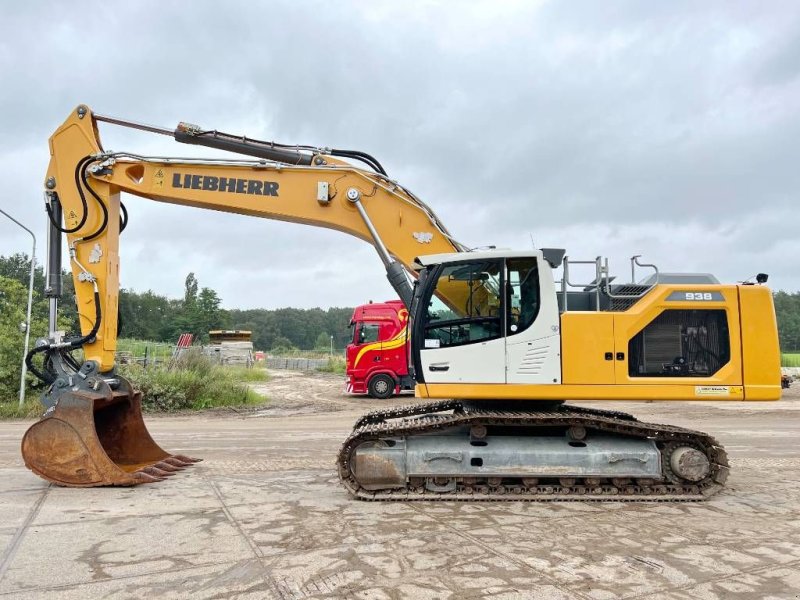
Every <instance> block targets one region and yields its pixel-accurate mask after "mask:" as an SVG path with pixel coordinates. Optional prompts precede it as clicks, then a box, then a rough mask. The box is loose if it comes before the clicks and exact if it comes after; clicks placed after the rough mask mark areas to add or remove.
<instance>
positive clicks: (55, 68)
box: [0, 2, 800, 306]
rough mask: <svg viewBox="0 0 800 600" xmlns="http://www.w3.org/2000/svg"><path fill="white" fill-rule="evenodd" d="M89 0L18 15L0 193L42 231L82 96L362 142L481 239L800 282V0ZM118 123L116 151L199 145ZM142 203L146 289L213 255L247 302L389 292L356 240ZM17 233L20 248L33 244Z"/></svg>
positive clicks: (141, 279) (135, 111)
mask: <svg viewBox="0 0 800 600" xmlns="http://www.w3.org/2000/svg"><path fill="white" fill-rule="evenodd" d="M82 6H83V8H81V9H80V10H77V9H76V8H75V7H74V6H72V5H69V4H63V3H57V4H50V3H48V4H44V3H36V2H32V3H26V4H25V5H20V6H16V5H15V6H11V5H9V6H4V7H3V8H2V9H0V13H2V14H0V33H2V35H1V36H0V73H1V75H0V78H1V80H2V81H3V84H4V94H3V95H2V96H0V136H1V137H0V161H1V162H0V164H2V167H0V169H2V171H3V172H4V173H5V177H4V181H5V182H7V183H6V185H5V189H4V193H3V196H2V197H0V203H2V205H3V207H4V208H6V207H8V210H9V211H10V212H14V214H15V215H17V216H18V217H19V218H21V219H23V220H25V221H26V222H29V223H34V224H36V227H37V231H38V232H39V233H40V234H41V235H42V236H43V234H44V220H43V215H42V211H41V200H40V190H41V179H42V175H43V173H44V171H45V168H46V165H47V158H48V157H47V150H46V139H47V137H48V136H49V134H50V133H51V132H52V131H53V129H54V128H55V127H56V126H57V125H58V124H59V123H60V122H61V121H62V120H63V118H64V117H65V116H66V114H67V113H68V111H69V110H70V109H71V108H72V107H73V106H74V105H75V104H77V103H79V102H87V103H89V104H90V105H91V106H92V107H93V108H95V109H96V110H98V111H100V112H106V113H109V114H115V115H119V116H123V117H128V118H131V119H134V120H142V121H146V122H153V123H156V124H162V125H166V126H174V125H175V123H176V122H177V121H179V120H188V121H193V122H197V123H199V124H201V125H203V126H207V127H213V128H217V129H221V130H225V131H230V132H233V133H243V134H247V135H249V136H252V137H262V138H266V139H277V140H279V141H284V142H299V143H313V144H319V145H330V146H338V147H352V148H358V149H362V150H365V151H368V152H370V153H372V154H374V155H375V156H377V157H378V158H379V159H380V160H381V162H382V163H384V165H385V166H386V167H387V169H388V170H389V173H390V175H391V176H393V177H395V178H397V179H398V180H400V181H401V182H403V183H404V184H406V185H408V186H409V187H410V188H411V189H412V190H414V191H415V192H416V193H417V194H418V195H420V196H421V197H422V198H424V199H425V200H426V201H427V202H428V203H429V204H431V205H432V206H433V207H434V209H435V210H436V211H437V213H438V214H439V215H440V217H441V218H442V219H443V221H444V222H445V223H446V224H447V225H448V227H449V228H450V229H451V230H452V231H453V232H454V234H455V235H456V237H458V238H459V239H461V240H462V241H464V242H465V243H466V244H468V245H471V246H477V245H484V244H497V245H501V246H515V245H516V246H522V247H527V246H529V244H530V237H529V236H530V234H533V236H534V239H535V240H536V242H537V243H539V244H541V245H545V241H546V244H547V245H559V246H560V245H564V246H567V247H568V248H572V247H574V249H575V252H572V250H570V252H571V253H573V254H574V253H579V254H585V255H589V256H594V255H596V254H599V253H609V254H611V255H612V256H614V257H615V264H620V270H621V271H622V272H625V269H624V266H623V265H624V260H625V257H626V256H629V255H630V254H633V253H642V252H643V253H645V254H647V255H648V256H652V257H654V259H657V260H658V262H660V263H661V264H669V265H671V266H670V267H669V270H680V269H682V268H686V269H689V268H692V269H698V270H704V271H715V272H717V273H718V274H720V275H721V276H724V277H728V278H729V279H730V280H733V279H735V278H736V277H744V276H746V275H744V274H742V273H744V272H745V271H746V270H747V269H750V268H756V269H761V270H770V269H771V271H772V273H773V279H772V281H774V282H775V285H776V286H780V287H785V288H788V289H798V288H800V269H798V267H797V266H796V264H795V261H792V260H788V259H787V254H791V253H793V252H795V253H800V248H798V245H797V240H798V237H800V236H798V235H797V233H796V231H797V229H796V228H794V227H792V226H791V225H790V223H792V222H797V221H798V218H799V217H800V210H798V209H797V207H796V197H797V192H796V190H797V189H798V188H799V187H800V186H798V184H800V180H799V179H800V176H799V175H798V169H797V168H796V162H797V158H796V157H797V156H798V155H800V151H798V144H797V140H798V139H800V136H798V134H800V81H799V80H798V78H797V77H796V72H797V68H798V65H800V63H798V62H797V48H798V46H797V40H798V39H800V8H799V7H798V6H797V5H796V4H795V3H790V2H786V3H770V4H768V5H765V4H763V3H757V2H752V3H735V4H733V3H713V2H712V3H696V2H671V3H640V2H616V3H598V2H582V3H581V2H579V3H572V2H571V3H555V2H545V3H539V4H537V3H526V2H519V3H497V2H472V3H462V4H460V5H459V9H458V10H454V9H453V6H452V5H451V4H449V3H425V4H408V3H402V4H397V3H389V2H387V3H369V4H363V3H349V2H337V3H335V4H331V3H322V2H319V3H311V4H302V5H299V4H297V3H290V2H273V3H269V4H266V5H252V4H250V3H245V2H240V3H229V4H228V5H226V9H225V10H221V9H220V8H219V5H218V4H216V3H212V2H192V3H191V4H188V3H186V4H179V3H174V4H173V3H156V2H141V3H135V4H127V5H120V4H116V5H110V4H108V3H93V4H92V3H90V4H88V5H82ZM33 32H39V34H38V35H32V33H33ZM102 136H103V140H104V143H105V146H106V147H107V148H113V149H114V150H139V151H142V152H146V153H152V154H166V155H178V156H182V155H187V154H197V152H198V151H197V149H192V148H188V149H187V148H186V147H183V146H178V145H176V144H174V143H173V142H171V141H170V140H168V139H166V138H163V139H162V138H160V137H159V138H153V137H152V136H144V135H141V134H133V133H129V132H125V131H122V130H118V129H114V128H104V129H103V130H102ZM127 202H128V205H129V207H130V208H131V214H132V223H131V229H130V230H129V231H128V232H127V235H126V236H125V238H124V239H123V247H122V252H123V258H124V259H126V260H127V262H126V263H124V264H123V282H124V284H125V285H126V286H129V287H134V288H137V289H146V288H148V287H152V288H153V289H155V290H156V291H161V292H169V293H171V294H175V295H177V294H179V293H180V289H179V286H180V285H181V284H182V281H183V276H184V275H185V273H186V272H187V271H189V270H195V271H196V272H198V276H199V277H200V280H201V284H203V285H211V286H212V287H215V288H217V289H218V291H219V292H220V294H221V295H222V297H223V298H224V300H225V304H226V305H228V306H256V305H259V303H261V304H262V305H265V306H280V305H287V304H295V305H302V306H309V305H315V304H322V305H327V304H335V303H347V304H353V303H357V302H360V301H362V300H364V299H366V298H370V297H371V298H373V299H377V298H378V297H380V296H387V297H388V296H389V295H390V290H389V288H388V286H386V284H385V283H384V280H383V275H382V272H381V268H380V263H379V262H378V261H377V259H375V258H374V256H373V250H372V249H371V248H369V247H368V246H366V245H364V244H363V243H361V242H358V241H355V240H352V239H349V238H347V237H346V236H342V235H341V234H337V233H334V232H327V231H313V230H311V229H310V228H304V227H301V226H290V225H286V224H281V223H270V222H265V221H262V220H259V219H247V218H244V217H236V216H230V215H219V214H217V213H207V212H202V211H196V210H192V209H178V208H175V207H169V206H164V205H161V204H157V203H148V202H145V201H141V200H138V199H134V198H131V199H128V200H127ZM5 227H6V226H5V224H0V253H9V252H12V251H16V250H20V249H24V248H25V247H26V246H27V242H26V241H25V238H24V237H22V236H20V235H18V234H17V233H16V232H14V231H13V230H9V229H8V228H5ZM9 231H10V233H9ZM712 245H716V246H713V247H712ZM626 248H630V249H629V250H627V249H626ZM298 249H299V251H298ZM755 263H758V265H756V264H755ZM764 263H767V264H766V265H765V266H762V265H764ZM156 265H158V266H156ZM773 265H774V267H773ZM329 273H335V274H336V277H337V278H338V279H336V280H333V281H339V282H340V283H339V284H337V283H335V282H334V283H333V284H331V281H332V279H331V277H330V276H328V275H327V274H329ZM326 277H327V279H326ZM314 281H318V282H320V283H319V287H320V289H319V291H318V293H315V292H314V290H315V288H314V285H313V282H314ZM176 282H177V286H176ZM310 282H311V283H310ZM176 287H178V289H177V290H176V289H175V288H176ZM323 287H324V288H325V289H322V288H323ZM376 289H377V290H380V291H381V294H376V293H375V290H376ZM262 301H263V302H262Z"/></svg>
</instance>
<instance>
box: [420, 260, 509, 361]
mask: <svg viewBox="0 0 800 600" xmlns="http://www.w3.org/2000/svg"><path fill="white" fill-rule="evenodd" d="M502 274H503V262H502V261H501V260H483V261H475V262H469V263H456V264H448V265H445V266H444V267H442V269H441V270H440V272H439V275H438V277H437V280H436V286H435V288H434V290H433V294H432V296H431V297H430V300H429V302H428V306H427V307H426V311H425V314H424V328H423V329H424V335H425V341H424V346H423V347H425V348H438V347H446V346H460V345H464V344H472V343H475V342H483V341H486V340H492V339H496V338H499V337H501V336H502V334H503V325H502V321H503V313H502V296H501V290H502V286H503V279H502ZM445 298H446V299H447V300H446V301H445V300H444V299H445Z"/></svg>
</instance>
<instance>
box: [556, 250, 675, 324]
mask: <svg viewBox="0 0 800 600" xmlns="http://www.w3.org/2000/svg"><path fill="white" fill-rule="evenodd" d="M639 258H641V254H637V255H635V256H632V257H631V259H630V260H631V283H632V284H634V285H635V284H636V267H637V266H639V267H644V268H650V269H653V270H654V271H655V275H656V278H655V283H653V284H651V285H649V286H647V288H646V289H644V290H642V291H641V292H640V293H638V294H614V293H613V292H612V291H611V286H610V283H611V278H610V276H609V274H610V271H609V267H608V258H607V257H606V258H603V257H601V256H598V257H597V258H595V259H594V260H570V259H569V256H566V255H565V256H564V259H563V260H562V266H563V268H564V274H563V277H562V278H561V282H560V283H561V298H562V312H567V311H568V310H569V305H568V301H569V293H568V289H567V288H569V287H573V288H584V289H585V290H586V288H589V289H588V290H586V291H591V288H592V287H593V288H594V296H595V310H597V311H599V310H600V292H601V289H602V292H603V293H604V294H605V295H606V296H608V297H609V298H613V299H616V300H638V299H639V298H642V297H643V296H645V294H647V293H648V292H650V290H652V289H653V287H655V286H656V285H657V284H658V278H659V271H658V267H656V265H654V264H650V263H641V262H639ZM570 265H594V266H595V280H594V281H592V282H591V283H577V282H573V281H570V279H569V267H570Z"/></svg>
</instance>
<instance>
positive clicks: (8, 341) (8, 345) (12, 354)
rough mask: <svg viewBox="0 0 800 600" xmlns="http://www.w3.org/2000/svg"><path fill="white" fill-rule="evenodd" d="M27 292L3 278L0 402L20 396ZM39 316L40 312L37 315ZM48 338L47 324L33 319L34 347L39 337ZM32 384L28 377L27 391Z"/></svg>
mask: <svg viewBox="0 0 800 600" xmlns="http://www.w3.org/2000/svg"><path fill="white" fill-rule="evenodd" d="M27 306H28V288H27V286H23V285H22V284H21V283H19V282H18V281H15V280H13V279H10V278H8V277H4V276H0V400H13V399H16V398H17V394H18V393H19V376H20V369H21V367H22V352H23V350H24V348H25V334H24V333H23V332H22V331H21V330H20V324H21V323H24V322H25V316H26V315H25V313H26V310H27ZM37 312H39V311H37ZM45 335H47V320H46V319H43V318H42V317H41V316H38V317H34V316H32V317H31V335H30V338H31V344H33V342H34V341H35V340H36V338H37V337H43V336H45ZM32 382H33V378H32V377H31V376H29V377H28V382H27V387H28V388H29V387H30V384H31V383H32Z"/></svg>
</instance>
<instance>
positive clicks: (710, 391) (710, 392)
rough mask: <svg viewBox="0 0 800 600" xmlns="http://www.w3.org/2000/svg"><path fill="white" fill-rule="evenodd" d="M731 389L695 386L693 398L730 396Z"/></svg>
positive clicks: (722, 386) (719, 386)
mask: <svg viewBox="0 0 800 600" xmlns="http://www.w3.org/2000/svg"><path fill="white" fill-rule="evenodd" d="M730 394H731V388H730V387H728V386H727V385H696V386H694V395H695V396H730Z"/></svg>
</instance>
